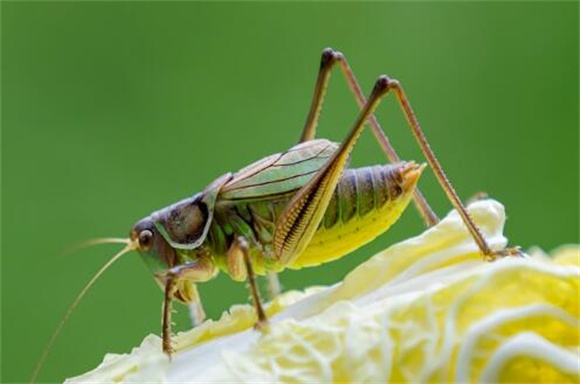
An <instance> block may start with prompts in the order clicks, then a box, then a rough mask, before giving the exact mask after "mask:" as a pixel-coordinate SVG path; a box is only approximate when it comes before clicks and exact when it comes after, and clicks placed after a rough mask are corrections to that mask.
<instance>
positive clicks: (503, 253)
mask: <svg viewBox="0 0 580 384" xmlns="http://www.w3.org/2000/svg"><path fill="white" fill-rule="evenodd" d="M504 257H527V255H526V254H525V253H524V252H523V251H522V249H521V247H512V248H504V249H500V250H499V251H493V252H491V253H490V254H489V255H484V256H483V258H484V260H485V261H490V262H491V261H495V260H497V259H501V258H504Z"/></svg>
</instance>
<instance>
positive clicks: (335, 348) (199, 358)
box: [67, 200, 580, 383]
mask: <svg viewBox="0 0 580 384" xmlns="http://www.w3.org/2000/svg"><path fill="white" fill-rule="evenodd" d="M469 210H470V212H471V214H472V216H473V218H474V219H475V221H476V222H477V223H478V224H479V225H480V226H481V229H482V231H483V233H484V236H485V237H486V239H487V240H488V242H489V243H490V245H491V246H492V248H501V247H503V246H505V244H506V242H507V241H506V239H505V238H504V237H503V235H502V232H503V225H504V221H505V214H504V209H503V206H502V205H501V204H499V203H498V202H495V201H493V200H485V201H479V202H477V203H474V204H472V205H471V206H470V207H469ZM531 254H532V256H530V257H528V258H505V259H502V260H498V261H495V262H493V263H487V262H483V261H482V258H481V255H480V254H479V253H478V252H477V247H476V245H475V244H474V242H473V241H472V240H471V238H470V237H469V235H468V233H467V231H466V229H465V227H464V225H463V223H462V222H461V220H460V218H459V216H458V215H457V213H456V212H452V213H451V214H449V215H448V216H447V217H446V218H445V219H444V220H442V221H441V222H440V223H439V224H438V225H436V226H434V227H433V228H430V229H428V230H427V231H425V232H424V233H423V234H421V235H420V236H417V237H414V238H411V239H408V240H406V241H404V242H401V243H399V244H396V245H393V246H391V247H390V248H388V249H387V250H385V251H383V252H381V253H379V254H377V255H375V256H374V257H372V258H371V259H369V260H368V261H367V262H365V263H363V264H362V265H360V266H359V267H358V268H356V269H354V270H353V271H352V272H350V273H349V274H348V275H347V276H346V278H345V279H344V281H342V282H340V283H338V284H336V285H334V286H331V287H325V288H312V289H309V290H306V292H304V293H299V292H288V293H286V294H283V295H282V296H280V297H279V298H278V299H276V300H275V301H274V302H272V303H271V304H270V305H269V307H268V313H269V315H270V317H271V318H270V323H271V325H270V327H269V330H268V332H267V333H265V334H262V333H260V332H258V331H255V330H253V329H252V324H253V322H254V321H255V320H254V311H253V309H252V307H250V306H249V305H238V306H234V307H232V308H231V309H230V311H229V313H225V314H224V315H223V316H222V318H221V319H220V320H218V321H211V320H210V321H207V322H205V323H204V324H203V325H201V326H199V327H198V328H195V329H192V330H190V331H188V332H184V333H181V334H179V335H178V336H177V337H176V341H177V353H176V355H174V356H173V359H172V361H171V362H169V360H168V359H167V358H166V357H165V356H164V355H163V354H162V353H161V342H160V339H159V338H158V337H157V336H153V335H150V336H147V337H146V338H145V340H144V341H143V343H142V344H141V346H139V347H137V348H135V349H133V351H132V352H131V353H130V354H128V355H107V356H106V357H105V360H104V361H103V363H102V364H101V365H100V366H99V367H98V368H96V369H95V370H94V371H91V372H89V373H86V374H84V375H82V376H79V377H76V378H73V379H69V380H68V381H67V382H69V383H77V382H93V383H94V382H123V381H125V382H139V381H147V382H188V381H190V382H201V381H203V382H208V381H210V382H211V381H217V382H225V381H227V382H273V381H274V382H275V381H282V382H305V383H306V382H308V383H312V382H427V381H431V382H480V381H482V382H531V381H533V382H550V383H553V382H573V383H578V382H580V331H579V329H580V322H579V315H580V313H579V310H580V308H579V306H580V302H579V296H580V248H579V247H578V246H568V247H565V248H561V249H560V250H559V251H557V252H556V253H555V254H554V255H553V256H552V257H551V258H549V257H546V256H545V255H544V254H543V253H542V252H541V251H539V250H535V251H533V252H531Z"/></svg>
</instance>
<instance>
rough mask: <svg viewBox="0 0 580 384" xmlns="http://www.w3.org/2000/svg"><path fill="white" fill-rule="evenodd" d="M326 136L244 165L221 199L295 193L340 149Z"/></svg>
mask: <svg viewBox="0 0 580 384" xmlns="http://www.w3.org/2000/svg"><path fill="white" fill-rule="evenodd" d="M337 148H338V144H336V143H333V142H331V141H328V140H325V139H318V140H310V141H307V142H305V143H301V144H298V145H296V146H294V147H292V148H290V149H289V150H287V151H286V152H283V153H278V154H275V155H272V156H268V157H266V158H264V159H262V160H259V161H257V162H255V163H253V164H250V165H249V166H247V167H245V168H243V169H241V170H240V171H238V172H237V173H235V174H234V177H233V178H232V179H231V180H230V181H229V182H228V183H226V184H225V185H224V186H223V187H222V189H221V191H220V196H219V199H220V200H222V201H223V200H231V201H234V200H266V199H269V198H276V197H279V196H281V195H285V194H288V193H292V192H295V191H297V190H298V189H300V188H301V187H303V186H304V185H306V183H308V182H309V181H310V180H311V179H312V177H314V175H315V174H316V172H317V171H318V170H319V169H320V168H322V167H323V166H324V165H325V164H326V163H327V162H328V160H329V158H330V157H331V156H332V154H333V153H334V152H335V151H336V150H337Z"/></svg>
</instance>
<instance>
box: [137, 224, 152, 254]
mask: <svg viewBox="0 0 580 384" xmlns="http://www.w3.org/2000/svg"><path fill="white" fill-rule="evenodd" d="M152 245H153V232H151V231H150V230H148V229H145V230H143V231H141V232H140V233H139V248H141V250H142V251H148V250H149V249H150V248H151V246H152Z"/></svg>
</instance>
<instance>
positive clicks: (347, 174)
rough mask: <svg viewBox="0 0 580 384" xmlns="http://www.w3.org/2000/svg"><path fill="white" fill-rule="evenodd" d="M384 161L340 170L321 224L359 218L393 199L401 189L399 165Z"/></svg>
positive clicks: (327, 226) (400, 164) (331, 224)
mask: <svg viewBox="0 0 580 384" xmlns="http://www.w3.org/2000/svg"><path fill="white" fill-rule="evenodd" d="M403 164H405V163H399V164H393V165H391V164H388V165H375V166H373V167H364V168H355V169H347V170H345V171H344V173H343V175H342V177H341V178H340V181H339V182H338V186H337V188H336V189H335V191H334V194H333V196H332V199H331V201H330V204H329V205H328V208H327V209H326V213H325V214H324V219H323V220H322V223H321V226H324V228H326V229H330V228H332V227H333V226H335V225H337V224H341V223H347V222H348V221H350V220H351V219H353V218H355V217H362V216H365V215H367V214H368V213H370V212H371V211H373V210H376V209H379V208H381V207H382V206H384V205H385V203H386V202H387V201H388V200H389V199H395V198H397V197H398V196H399V195H400V194H401V192H402V188H401V186H400V183H401V182H402V176H401V173H400V170H401V167H402V165H403Z"/></svg>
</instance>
